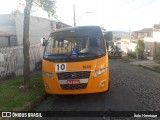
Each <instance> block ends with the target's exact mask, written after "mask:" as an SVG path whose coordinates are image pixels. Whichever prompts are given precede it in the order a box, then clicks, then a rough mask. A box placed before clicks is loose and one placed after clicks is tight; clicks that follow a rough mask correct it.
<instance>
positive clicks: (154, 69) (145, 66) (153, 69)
mask: <svg viewBox="0 0 160 120" xmlns="http://www.w3.org/2000/svg"><path fill="white" fill-rule="evenodd" d="M137 66H138V67H142V68H145V69H148V70H151V71H153V72H157V73H160V71H157V70H155V69H153V68H149V67H146V66H143V65H137Z"/></svg>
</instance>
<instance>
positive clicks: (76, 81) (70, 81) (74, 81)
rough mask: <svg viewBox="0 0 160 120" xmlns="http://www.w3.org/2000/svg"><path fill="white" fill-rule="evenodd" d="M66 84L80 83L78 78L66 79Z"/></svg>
mask: <svg viewBox="0 0 160 120" xmlns="http://www.w3.org/2000/svg"><path fill="white" fill-rule="evenodd" d="M67 84H80V80H67Z"/></svg>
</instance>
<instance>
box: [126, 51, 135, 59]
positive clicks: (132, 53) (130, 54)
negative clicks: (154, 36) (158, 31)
mask: <svg viewBox="0 0 160 120" xmlns="http://www.w3.org/2000/svg"><path fill="white" fill-rule="evenodd" d="M127 55H128V56H129V57H131V58H136V53H135V52H129V53H128V54H127Z"/></svg>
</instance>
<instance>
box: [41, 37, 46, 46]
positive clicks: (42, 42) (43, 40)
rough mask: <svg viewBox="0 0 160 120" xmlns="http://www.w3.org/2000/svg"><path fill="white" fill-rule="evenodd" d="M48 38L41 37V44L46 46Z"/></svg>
mask: <svg viewBox="0 0 160 120" xmlns="http://www.w3.org/2000/svg"><path fill="white" fill-rule="evenodd" d="M46 43H47V40H46V39H45V38H41V45H42V46H46Z"/></svg>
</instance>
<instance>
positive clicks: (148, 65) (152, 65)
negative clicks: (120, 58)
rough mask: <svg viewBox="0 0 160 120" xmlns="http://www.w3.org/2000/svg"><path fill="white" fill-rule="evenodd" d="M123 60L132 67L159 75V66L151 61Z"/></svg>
mask: <svg viewBox="0 0 160 120" xmlns="http://www.w3.org/2000/svg"><path fill="white" fill-rule="evenodd" d="M126 59H127V60H126ZM125 60H126V61H128V62H129V63H130V64H132V65H136V66H141V67H144V68H147V69H150V70H152V71H155V72H159V73H160V64H159V63H156V62H155V61H153V60H138V59H133V58H125Z"/></svg>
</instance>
